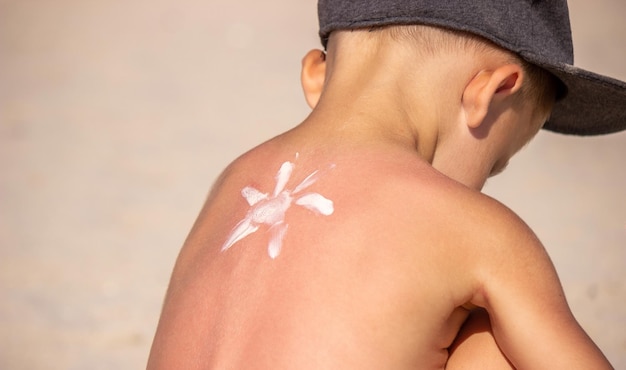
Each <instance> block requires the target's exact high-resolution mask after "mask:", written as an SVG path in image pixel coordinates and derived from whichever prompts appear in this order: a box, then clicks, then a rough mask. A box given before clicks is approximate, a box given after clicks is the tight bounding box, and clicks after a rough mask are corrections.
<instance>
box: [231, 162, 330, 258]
mask: <svg viewBox="0 0 626 370" xmlns="http://www.w3.org/2000/svg"><path fill="white" fill-rule="evenodd" d="M296 158H297V154H296ZM293 168H294V164H293V163H291V162H289V161H287V162H285V163H283V164H282V165H281V166H280V169H279V170H278V173H277V174H276V187H275V188H274V192H273V193H272V194H271V196H270V194H267V193H263V192H261V191H259V190H257V189H255V188H253V187H251V186H246V187H245V188H243V189H242V190H241V195H242V196H243V197H244V198H245V199H246V201H247V202H248V204H249V205H250V210H248V213H247V214H246V217H245V218H244V219H243V220H241V221H239V223H238V224H237V225H236V226H235V227H234V228H233V230H232V231H231V232H230V235H229V236H228V238H227V239H226V242H225V243H224V245H223V246H222V252H224V251H226V250H228V249H229V248H230V247H232V246H233V245H234V244H235V243H237V242H238V241H240V240H241V239H243V238H245V237H246V236H248V235H250V234H252V233H254V232H255V231H257V230H258V229H259V227H260V226H261V225H267V226H269V232H270V241H269V244H268V246H267V253H268V254H269V256H270V258H272V259H275V258H276V257H278V255H279V254H280V250H281V249H282V246H283V239H284V238H285V234H286V233H287V227H288V225H287V223H286V222H285V213H286V212H287V210H288V209H289V207H291V205H292V203H295V204H296V205H299V206H302V207H304V208H307V209H309V210H311V211H313V212H315V213H317V214H321V215H324V216H329V215H331V214H332V213H333V212H334V210H335V209H334V206H333V201H332V200H330V199H327V198H325V197H324V196H322V195H320V194H318V193H304V194H300V193H301V192H302V191H303V190H305V189H306V188H308V187H309V186H311V185H313V184H314V183H315V182H316V181H317V179H318V177H319V170H316V171H314V172H313V173H311V174H310V175H309V176H307V177H306V178H305V179H304V180H302V182H301V183H300V184H299V185H298V186H296V187H295V188H294V189H293V191H291V190H286V189H285V186H286V185H287V182H288V181H289V178H290V177H291V173H292V172H293Z"/></svg>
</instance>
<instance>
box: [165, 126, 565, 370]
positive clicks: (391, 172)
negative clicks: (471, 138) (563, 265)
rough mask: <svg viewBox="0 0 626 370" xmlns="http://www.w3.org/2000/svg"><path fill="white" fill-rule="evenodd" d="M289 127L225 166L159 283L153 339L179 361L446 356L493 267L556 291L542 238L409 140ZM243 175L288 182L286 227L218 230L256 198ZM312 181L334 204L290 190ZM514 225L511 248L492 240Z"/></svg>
mask: <svg viewBox="0 0 626 370" xmlns="http://www.w3.org/2000/svg"><path fill="white" fill-rule="evenodd" d="M291 135H293V136H297V135H298V134H297V133H295V134H293V133H291V134H287V135H284V136H283V137H280V138H279V139H277V140H274V141H272V142H270V143H267V144H264V145H263V146H261V147H259V148H257V149H254V150H253V151H251V152H249V153H247V154H245V155H244V156H242V157H241V158H240V159H238V160H237V161H236V162H235V163H233V164H232V165H231V166H230V167H229V168H228V169H227V170H226V171H225V173H224V175H223V176H222V178H221V179H220V181H219V182H218V184H217V185H216V187H215V188H214V189H213V191H212V194H211V196H210V198H209V200H208V202H207V204H206V206H205V208H204V209H203V211H202V214H201V215H200V217H199V221H198V223H197V224H196V226H195V227H194V230H193V231H192V233H191V235H190V237H189V239H188V241H187V243H186V245H185V248H184V249H183V251H182V253H181V255H180V257H179V260H178V262H177V265H176V269H175V271H174V274H173V278H172V283H171V286H170V290H169V293H168V301H170V302H174V301H176V302H177V304H176V305H168V304H166V306H165V308H164V313H163V315H164V316H167V317H168V321H167V324H166V325H163V326H161V327H160V328H159V330H160V331H162V333H160V338H161V340H160V341H159V342H155V345H156V347H155V349H153V352H155V353H160V354H161V356H165V357H168V356H178V357H180V362H176V364H177V367H178V368H216V369H222V368H241V369H243V368H259V369H262V368H266V369H270V368H271V369H280V368H284V369H287V368H297V369H320V368H329V369H330V368H345V369H348V368H354V369H370V368H371V369H380V368H394V369H403V368H406V369H414V368H421V369H443V368H444V367H445V365H446V362H447V360H448V356H449V352H448V349H449V347H450V346H451V345H452V343H453V341H454V339H455V337H456V336H457V334H458V332H459V329H460V328H461V325H462V324H463V322H464V321H465V319H466V318H467V316H468V313H469V309H471V308H473V307H475V306H476V305H477V304H478V305H481V306H485V305H486V303H485V299H486V298H485V297H484V293H485V289H489V290H491V289H494V290H495V291H496V292H497V293H498V294H500V292H499V291H497V289H501V288H500V287H498V286H493V287H492V286H491V285H490V282H491V280H492V279H493V280H496V281H500V282H503V281H504V280H505V279H503V277H504V276H507V277H508V278H510V279H511V280H513V281H512V282H511V283H508V282H505V285H504V286H503V287H502V288H504V289H517V290H518V294H519V295H520V297H524V298H529V299H532V297H527V296H524V295H523V288H524V286H525V285H526V284H527V283H528V284H532V282H533V279H528V276H527V275H528V274H531V275H532V276H534V277H535V278H536V279H537V281H539V280H541V281H542V284H544V285H546V286H547V287H546V289H545V290H546V292H547V293H550V294H557V295H561V294H562V292H561V291H560V288H559V286H558V283H557V282H556V277H555V275H554V271H553V270H552V267H551V265H550V262H549V260H548V259H547V257H546V255H545V254H544V252H543V250H542V249H541V247H540V245H539V244H536V245H532V243H528V239H532V234H531V233H530V232H529V231H528V230H526V229H525V228H524V227H523V225H522V224H521V222H519V221H518V220H517V219H516V218H515V217H514V216H513V215H512V214H511V213H509V212H508V211H507V210H506V209H505V208H504V207H503V206H501V205H499V204H498V203H496V202H495V201H493V200H491V199H488V198H487V197H486V196H484V195H482V194H480V193H479V192H475V191H471V190H469V189H467V188H465V187H464V186H462V185H460V184H458V183H456V182H454V181H452V180H450V179H449V178H447V177H445V176H443V175H442V174H440V173H438V172H437V171H436V170H434V169H433V168H432V167H431V166H430V165H428V163H426V162H424V161H422V160H420V159H419V158H416V157H415V156H413V155H411V153H410V152H408V151H404V150H399V149H395V148H384V147H380V148H374V149H370V148H365V147H359V146H356V147H350V148H349V150H345V149H341V148H339V149H329V148H328V147H327V146H326V147H322V148H320V147H302V146H300V147H299V148H297V147H296V146H294V145H292V144H291V139H290V136H291ZM294 141H297V140H294ZM286 162H288V163H289V164H287V165H285V163H286ZM286 167H290V168H293V172H292V173H291V174H289V175H288V176H285V173H284V172H283V173H282V174H279V173H278V172H279V170H280V169H281V168H282V169H283V171H284V169H285V168H286ZM316 171H317V172H316ZM313 173H315V175H314V180H315V181H314V182H313V183H312V184H311V185H309V186H308V187H306V188H305V189H304V190H301V191H298V192H294V190H296V189H297V188H298V187H299V186H300V187H302V186H301V184H302V183H303V181H305V180H306V179H307V178H309V179H310V178H311V177H309V175H311V174H313ZM281 177H282V178H283V179H284V178H288V181H287V182H286V183H285V184H284V188H283V189H276V185H277V182H279V179H280V178H281ZM305 185H306V184H305ZM250 188H254V189H256V190H258V191H259V192H260V193H264V194H265V195H266V196H267V198H264V199H265V200H267V199H270V200H271V198H272V197H274V198H276V196H275V190H279V193H280V192H283V191H286V192H289V196H290V197H292V198H293V199H292V200H291V202H290V205H289V206H288V207H287V208H286V211H285V212H284V217H283V220H281V222H282V223H283V225H284V226H286V231H285V232H284V234H283V235H278V237H277V235H276V233H275V232H274V231H275V230H274V229H275V228H276V227H277V226H276V225H271V224H265V223H257V224H255V225H253V227H254V228H256V227H258V228H256V230H255V231H252V232H250V233H248V234H247V235H246V236H243V237H241V238H240V239H239V240H238V241H236V242H234V243H228V244H230V245H228V244H225V243H227V242H228V240H229V235H230V236H232V231H234V229H235V228H236V225H241V224H242V221H245V219H246V218H250V217H251V216H250V212H251V211H253V210H254V208H255V205H260V204H262V201H258V202H257V203H254V201H252V202H250V201H247V199H246V198H245V197H244V196H243V195H242V192H241V191H242V189H250ZM244 193H245V192H244ZM248 194H249V193H248ZM310 194H318V195H320V196H322V197H323V198H324V199H326V200H328V201H330V202H332V213H331V214H328V212H326V214H323V213H321V212H318V210H317V209H315V207H314V206H312V207H311V206H309V207H306V206H303V205H300V204H298V203H299V202H298V199H299V198H302V197H304V196H305V195H310ZM278 195H280V194H278ZM250 203H254V204H253V205H251V204H250ZM300 203H302V202H300ZM276 209H277V208H271V209H270V210H269V211H268V212H270V213H271V212H276ZM507 223H512V224H511V225H510V227H509V228H510V229H512V230H502V224H507ZM490 230H501V232H500V233H498V234H491V233H490ZM509 233H510V234H509ZM520 236H521V237H523V238H526V239H524V240H522V242H523V244H524V246H523V248H524V249H523V250H522V249H521V248H516V246H515V245H510V244H504V243H502V242H503V241H505V240H506V238H511V239H513V238H519V237H520ZM273 239H274V240H273ZM277 239H278V240H277ZM230 240H231V241H232V237H231V238H230ZM531 241H532V240H531ZM272 242H273V243H274V244H275V243H277V242H278V243H280V244H281V247H280V249H279V252H278V253H277V254H276V253H275V252H274V253H273V254H272V253H271V252H270V251H269V250H268V246H269V245H270V244H271V243H272ZM521 244H522V243H520V245H519V247H521ZM528 244H531V245H528ZM224 247H227V249H225V248H224ZM224 249H225V250H224ZM520 274H524V275H525V278H526V282H525V283H522V282H520V281H515V279H516V278H517V277H518V275H520ZM546 279H547V280H548V282H546ZM550 280H552V284H550ZM520 290H521V291H520ZM496 302H499V300H498V301H496ZM524 303H525V306H526V305H528V306H532V302H524ZM503 320H509V317H506V316H505V317H504V318H503ZM521 323H524V320H522V321H521ZM529 329H532V328H529ZM506 330H507V329H506V328H505V329H504V335H506ZM198 347H200V348H198ZM183 353H188V354H189V355H188V356H184V355H183Z"/></svg>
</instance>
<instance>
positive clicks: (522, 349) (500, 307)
mask: <svg viewBox="0 0 626 370" xmlns="http://www.w3.org/2000/svg"><path fill="white" fill-rule="evenodd" d="M485 217H486V219H483V220H481V221H482V222H481V224H482V225H483V227H481V229H482V232H476V230H475V232H474V233H473V234H474V235H480V236H479V237H477V238H478V239H477V240H476V242H477V243H478V244H476V245H478V246H480V247H479V248H477V250H479V251H480V252H479V253H481V255H480V258H479V260H480V261H481V262H480V264H478V265H477V267H476V274H477V276H479V279H478V280H479V283H478V284H477V287H478V288H477V290H476V292H477V293H476V294H475V295H474V297H473V298H472V300H471V302H472V303H473V304H475V305H477V306H480V307H484V308H485V309H486V310H487V311H488V313H489V316H490V321H491V325H492V328H493V334H494V337H495V339H496V341H497V343H498V346H499V347H500V349H501V350H502V351H503V353H504V354H505V355H506V357H507V358H508V359H509V360H510V362H511V363H512V364H513V365H514V366H515V367H516V368H518V369H611V368H612V367H611V365H610V364H609V362H608V361H607V359H606V358H605V357H604V355H603V354H602V353H601V351H600V350H599V349H598V348H597V346H596V345H595V344H594V343H593V342H592V341H591V339H590V338H589V337H588V336H587V334H586V333H585V332H584V331H583V329H582V328H581V327H580V326H579V324H578V323H577V322H576V319H575V318H574V316H573V315H572V313H571V311H570V309H569V307H568V305H567V302H566V300H565V295H564V292H563V289H562V287H561V285H560V282H559V279H558V276H557V274H556V271H555V269H554V266H553V265H552V262H551V261H550V258H549V257H548V255H547V253H546V251H545V249H544V247H543V246H542V245H541V243H540V242H539V240H538V239H537V238H536V237H535V235H534V234H533V233H532V231H531V230H530V229H529V228H528V227H527V226H526V225H525V224H524V223H523V222H522V221H521V220H519V218H517V216H515V215H514V214H513V213H512V212H510V211H508V210H507V209H504V207H501V206H499V205H498V206H497V207H496V209H495V210H493V212H488V213H487V216H485ZM485 225H488V227H486V228H485ZM494 230H498V231H497V232H494Z"/></svg>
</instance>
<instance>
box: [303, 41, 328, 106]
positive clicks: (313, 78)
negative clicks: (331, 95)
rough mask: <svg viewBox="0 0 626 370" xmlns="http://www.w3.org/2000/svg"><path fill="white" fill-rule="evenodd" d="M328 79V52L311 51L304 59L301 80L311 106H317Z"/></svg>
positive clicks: (305, 95)
mask: <svg viewBox="0 0 626 370" xmlns="http://www.w3.org/2000/svg"><path fill="white" fill-rule="evenodd" d="M325 79H326V54H325V53H324V52H323V51H321V50H319V49H315V50H311V51H309V52H308V53H307V54H306V55H305V56H304V58H303V59H302V73H301V75H300V80H301V82H302V89H303V90H304V97H305V99H306V102H307V104H309V107H311V109H312V108H315V106H316V105H317V102H318V100H319V98H320V95H321V94H322V90H323V89H324V81H325Z"/></svg>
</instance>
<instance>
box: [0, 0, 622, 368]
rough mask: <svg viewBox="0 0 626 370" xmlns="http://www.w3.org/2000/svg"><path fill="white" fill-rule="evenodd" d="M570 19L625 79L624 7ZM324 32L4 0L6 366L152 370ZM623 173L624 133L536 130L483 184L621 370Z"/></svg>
mask: <svg viewBox="0 0 626 370" xmlns="http://www.w3.org/2000/svg"><path fill="white" fill-rule="evenodd" d="M570 10H571V18H572V27H573V33H574V43H575V50H576V63H577V65H579V66H583V67H586V68H590V69H593V70H595V71H598V72H601V73H604V74H608V75H610V76H613V77H616V78H620V79H622V80H626V22H624V20H625V19H626V2H624V1H620V0H596V1H593V2H591V1H585V0H571V1H570ZM316 22H317V20H316V4H315V1H313V0H306V1H287V0H269V1H264V2H258V1H252V0H242V1H230V2H226V1H221V2H218V1H212V0H208V1H200V0H181V1H173V0H150V1H148V0H125V1H120V0H117V1H115V0H114V1H108V0H89V1H79V0H57V1H54V2H50V1H48V2H45V1H35V0H19V1H18V0H13V1H10V0H0V369H11V370H12V369H92V370H95V369H137V368H143V367H144V366H145V362H146V359H147V355H148V351H149V348H150V344H151V340H152V336H153V334H154V330H155V327H156V323H157V319H158V316H159V311H160V306H161V302H162V299H163V296H164V294H165V289H166V285H167V282H168V278H169V274H170V271H171V268H172V266H173V263H174V259H175V257H176V255H177V253H178V250H179V248H180V246H181V244H182V242H183V240H184V238H185V236H186V234H187V232H188V230H189V228H190V227H191V224H192V223H193V221H194V219H195V217H196V215H197V212H198V211H199V209H200V206H201V205H202V202H203V200H204V198H205V196H206V194H207V191H208V189H209V187H210V186H211V184H212V182H213V180H214V179H215V177H216V176H217V174H218V173H219V172H220V171H221V170H222V169H223V167H224V166H225V165H226V164H227V163H228V162H230V161H231V160H232V159H234V158H235V157H236V156H237V155H239V154H241V153H242V152H243V151H245V150H247V149H248V148H250V147H252V146H253V145H256V144H258V143H260V142H262V141H263V140H265V139H268V138H270V137H272V136H274V135H276V134H278V133H280V132H282V131H284V130H286V129H288V128H290V127H292V126H293V125H295V124H297V123H298V122H300V121H301V120H302V119H304V117H305V116H306V115H307V113H308V108H307V106H306V104H305V102H304V99H303V97H302V94H301V92H300V86H299V68H300V58H301V57H302V56H303V55H304V54H305V53H306V52H307V51H308V50H309V49H311V48H316V47H318V45H319V42H318V39H317V35H316V33H317V25H316ZM625 109H626V107H625ZM625 160H626V134H615V135H609V136H604V137H595V138H584V139H582V138H575V137H566V136H561V135H555V134H551V133H547V132H544V133H541V134H540V135H539V137H538V138H537V139H536V140H535V141H534V142H533V143H531V145H530V146H528V147H527V148H526V149H525V150H524V151H523V152H522V153H521V154H520V155H519V156H518V157H516V158H515V159H514V160H513V162H512V163H511V165H510V167H509V169H508V170H507V171H506V172H505V173H504V174H503V175H501V176H499V177H498V178H495V179H493V180H491V181H490V182H489V184H488V186H487V188H486V192H487V193H489V194H491V195H493V196H494V197H496V198H498V199H499V200H501V201H502V202H504V203H505V204H507V205H508V206H509V207H511V208H512V209H513V210H515V211H516V212H517V213H518V214H520V215H521V216H522V218H524V219H525V220H526V221H527V222H528V223H529V224H530V226H531V227H532V228H533V229H534V230H535V231H536V232H537V234H538V235H539V237H540V238H541V239H542V240H543V241H544V243H545V245H546V246H547V249H548V251H549V253H550V255H551V256H552V258H553V260H554V263H555V265H556V267H557V269H558V271H559V273H560V276H561V279H562V282H563V285H564V288H565V291H566V294H567V297H568V299H569V302H570V304H571V307H572V309H573V311H574V313H575V315H576V316H577V318H578V319H579V321H580V322H581V324H582V326H583V327H584V328H585V329H586V330H587V331H588V333H589V335H590V336H591V337H592V338H593V339H594V340H595V341H596V342H597V343H598V345H599V346H600V347H601V348H602V350H603V351H604V352H605V353H606V355H607V356H608V357H609V359H610V360H611V361H612V362H613V364H614V366H615V367H616V368H618V369H619V368H622V369H626V330H625V329H626V165H625Z"/></svg>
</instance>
